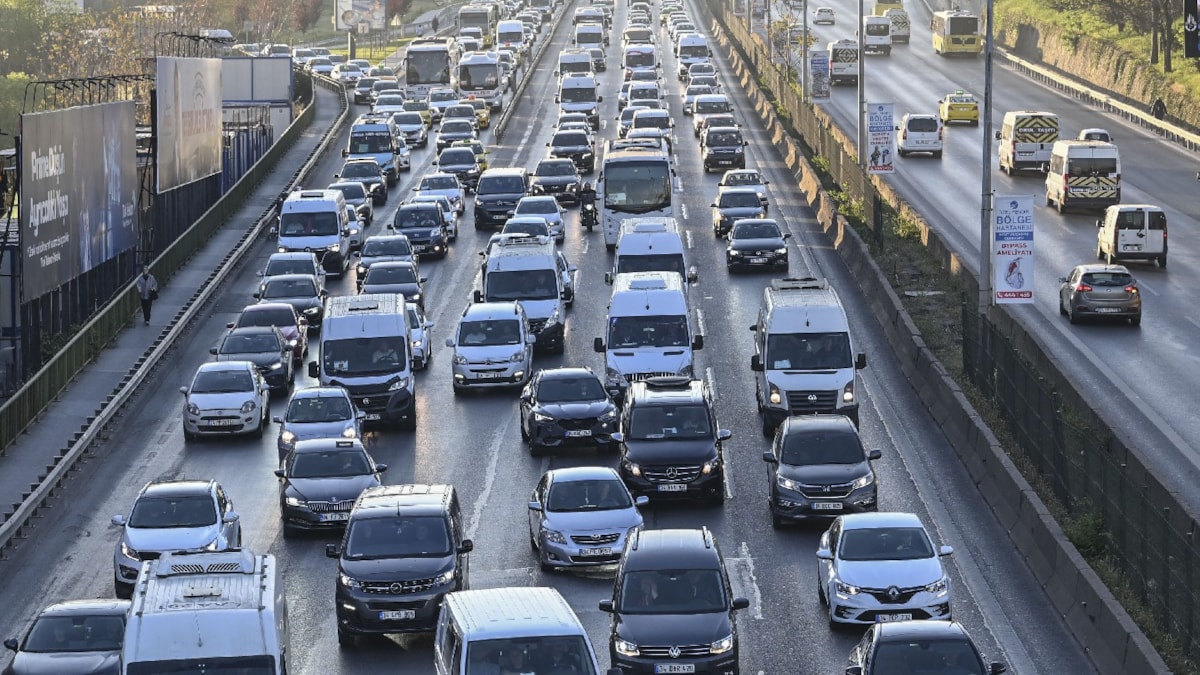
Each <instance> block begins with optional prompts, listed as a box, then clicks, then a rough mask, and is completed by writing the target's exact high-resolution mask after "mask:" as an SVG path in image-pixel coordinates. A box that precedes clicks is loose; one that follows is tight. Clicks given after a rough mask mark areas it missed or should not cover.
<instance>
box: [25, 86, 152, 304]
mask: <svg viewBox="0 0 1200 675" xmlns="http://www.w3.org/2000/svg"><path fill="white" fill-rule="evenodd" d="M134 131H135V120H134V104H133V102H132V101H121V102H118V103H102V104H99V105H89V106H81V107H76V108H66V109H63V110H54V111H51V112H43V113H30V114H26V115H22V116H21V158H20V161H21V172H20V173H21V186H20V189H21V216H20V218H21V254H22V255H21V265H22V267H21V298H22V301H23V302H24V301H28V300H32V299H34V298H37V297H39V296H41V295H44V294H45V293H47V292H49V291H52V290H54V289H55V288H58V287H59V286H61V285H62V284H64V283H66V282H68V281H70V280H72V279H74V278H75V277H78V276H79V275H80V274H82V273H84V272H87V271H88V270H90V269H92V268H93V267H95V266H96V265H99V264H100V263H102V262H104V261H106V260H108V259H109V258H112V257H114V256H116V255H117V254H118V253H121V252H123V251H126V250H128V249H130V248H133V247H135V246H137V242H138V236H137V223H136V213H137V197H138V176H137V137H136V134H135V133H134Z"/></svg>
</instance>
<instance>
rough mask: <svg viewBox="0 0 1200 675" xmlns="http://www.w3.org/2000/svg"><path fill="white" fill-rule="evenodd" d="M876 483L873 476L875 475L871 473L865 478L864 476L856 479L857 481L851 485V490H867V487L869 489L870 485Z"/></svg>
mask: <svg viewBox="0 0 1200 675" xmlns="http://www.w3.org/2000/svg"><path fill="white" fill-rule="evenodd" d="M874 482H875V474H873V473H869V474H867V475H865V476H862V477H860V478H856V479H855V480H854V482H853V483H851V484H850V489H851V490H857V489H859V488H865V487H867V486H868V485H870V484H872V483H874Z"/></svg>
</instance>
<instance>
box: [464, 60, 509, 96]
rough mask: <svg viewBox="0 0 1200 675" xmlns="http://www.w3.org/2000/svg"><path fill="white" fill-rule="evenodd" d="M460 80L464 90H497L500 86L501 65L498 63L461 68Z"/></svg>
mask: <svg viewBox="0 0 1200 675" xmlns="http://www.w3.org/2000/svg"><path fill="white" fill-rule="evenodd" d="M458 79H459V86H460V87H461V88H462V89H466V90H471V89H495V88H496V87H498V86H499V85H500V64H499V62H496V63H480V64H474V65H465V66H459V67H458Z"/></svg>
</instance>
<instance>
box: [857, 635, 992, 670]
mask: <svg viewBox="0 0 1200 675" xmlns="http://www.w3.org/2000/svg"><path fill="white" fill-rule="evenodd" d="M874 659H875V663H879V664H885V663H886V664H891V663H921V664H927V665H930V666H933V667H934V669H933V670H929V671H927V672H931V673H953V675H984V672H985V671H984V670H983V666H982V665H980V660H979V655H978V653H976V651H975V649H974V648H973V647H972V646H971V643H970V642H968V641H967V640H921V639H915V638H907V639H905V640H903V641H896V642H891V641H882V640H881V641H880V642H878V643H877V647H876V649H875V657H874ZM922 672H926V671H922Z"/></svg>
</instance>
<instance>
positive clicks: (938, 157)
mask: <svg viewBox="0 0 1200 675" xmlns="http://www.w3.org/2000/svg"><path fill="white" fill-rule="evenodd" d="M933 158H934V159H941V158H942V151H941V150H938V151H936V152H934V153H933Z"/></svg>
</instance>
